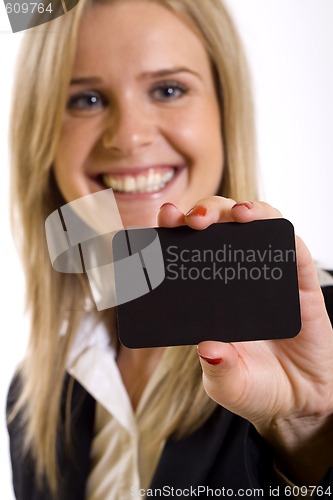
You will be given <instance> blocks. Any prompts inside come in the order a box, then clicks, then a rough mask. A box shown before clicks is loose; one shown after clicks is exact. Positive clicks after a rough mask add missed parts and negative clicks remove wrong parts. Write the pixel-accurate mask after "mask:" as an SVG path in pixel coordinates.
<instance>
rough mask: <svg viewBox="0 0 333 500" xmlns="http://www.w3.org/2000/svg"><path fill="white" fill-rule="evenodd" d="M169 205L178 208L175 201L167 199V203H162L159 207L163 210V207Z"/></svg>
mask: <svg viewBox="0 0 333 500" xmlns="http://www.w3.org/2000/svg"><path fill="white" fill-rule="evenodd" d="M168 205H169V206H170V207H174V208H177V207H176V205H174V204H173V203H170V202H169V201H167V202H166V203H163V205H161V206H160V208H159V209H160V210H161V208H163V207H166V206H168Z"/></svg>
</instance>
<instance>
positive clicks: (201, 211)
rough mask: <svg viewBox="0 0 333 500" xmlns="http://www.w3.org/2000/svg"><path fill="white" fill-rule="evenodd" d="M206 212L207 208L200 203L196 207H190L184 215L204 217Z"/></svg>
mask: <svg viewBox="0 0 333 500" xmlns="http://www.w3.org/2000/svg"><path fill="white" fill-rule="evenodd" d="M206 213H207V208H206V207H204V206H202V205H197V206H196V207H193V208H191V210H189V211H188V212H187V214H186V217H188V216H189V215H199V216H201V217H204V216H205V215H206Z"/></svg>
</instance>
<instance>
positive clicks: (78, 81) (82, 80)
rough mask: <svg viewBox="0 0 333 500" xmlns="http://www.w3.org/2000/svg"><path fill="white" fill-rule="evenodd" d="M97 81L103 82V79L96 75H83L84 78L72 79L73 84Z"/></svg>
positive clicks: (88, 83)
mask: <svg viewBox="0 0 333 500" xmlns="http://www.w3.org/2000/svg"><path fill="white" fill-rule="evenodd" d="M96 83H102V79H101V78H98V77H95V76H89V77H82V78H72V80H71V83H70V84H71V85H93V84H96Z"/></svg>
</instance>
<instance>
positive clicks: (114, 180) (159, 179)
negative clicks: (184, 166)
mask: <svg viewBox="0 0 333 500" xmlns="http://www.w3.org/2000/svg"><path fill="white" fill-rule="evenodd" d="M177 170H178V169H177V168H175V167H151V168H148V169H144V170H141V171H138V172H131V173H130V174H128V173H126V174H125V173H121V174H118V173H117V174H116V173H115V174H104V175H103V182H104V184H105V185H106V186H107V187H109V188H112V189H113V190H114V191H115V192H117V193H133V194H136V193H156V192H158V191H160V190H161V189H163V188H164V187H165V186H167V185H168V184H169V183H170V182H171V180H172V179H173V178H174V177H175V175H176V171H177Z"/></svg>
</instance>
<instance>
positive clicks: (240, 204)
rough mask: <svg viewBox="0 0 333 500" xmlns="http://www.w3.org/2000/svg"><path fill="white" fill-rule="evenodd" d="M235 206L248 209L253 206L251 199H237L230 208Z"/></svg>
mask: <svg viewBox="0 0 333 500" xmlns="http://www.w3.org/2000/svg"><path fill="white" fill-rule="evenodd" d="M236 207H245V208H247V209H248V210H250V209H251V208H253V203H252V201H239V202H238V203H235V205H234V206H233V207H232V208H236Z"/></svg>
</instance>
